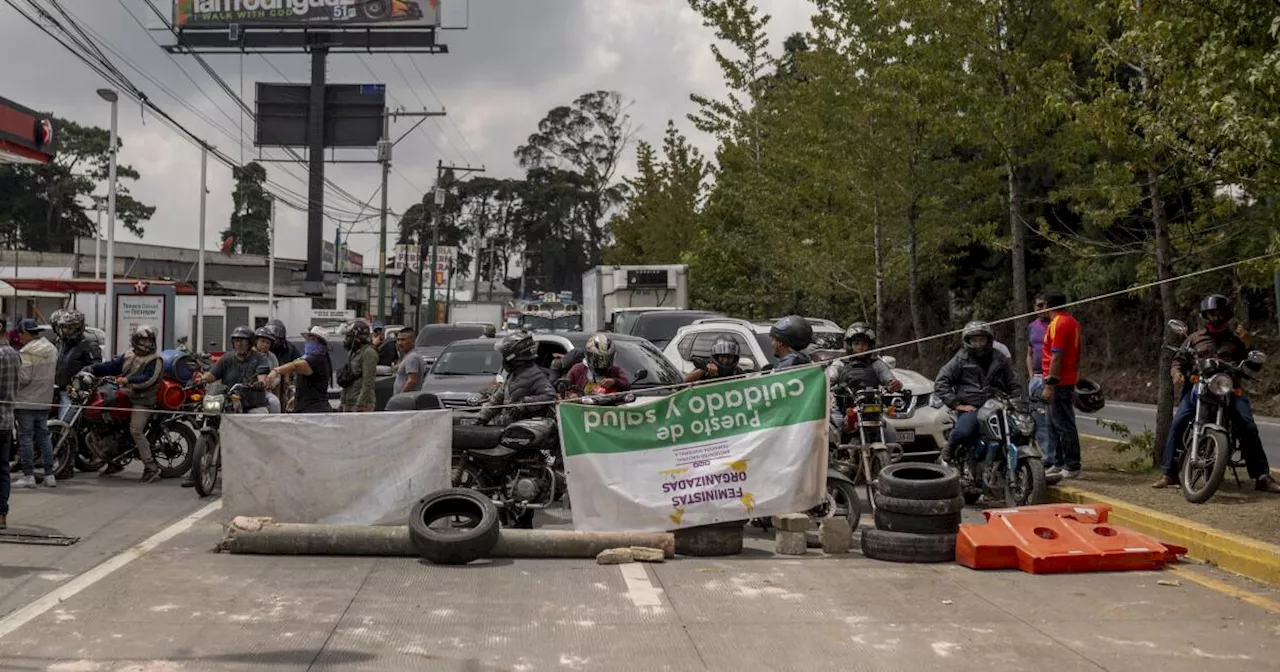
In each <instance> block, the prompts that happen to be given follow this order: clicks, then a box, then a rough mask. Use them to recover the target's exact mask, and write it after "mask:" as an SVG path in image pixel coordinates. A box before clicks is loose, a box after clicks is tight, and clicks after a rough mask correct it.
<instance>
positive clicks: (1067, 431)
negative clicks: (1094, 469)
mask: <svg viewBox="0 0 1280 672" xmlns="http://www.w3.org/2000/svg"><path fill="white" fill-rule="evenodd" d="M1075 401H1076V386H1075V385H1055V386H1054V388H1053V401H1052V402H1051V403H1050V404H1049V422H1048V425H1049V436H1050V440H1051V441H1052V442H1053V451H1054V458H1053V463H1054V464H1055V465H1057V466H1059V467H1062V468H1063V469H1066V470H1069V471H1079V470H1080V433H1079V431H1077V430H1076V407H1075Z"/></svg>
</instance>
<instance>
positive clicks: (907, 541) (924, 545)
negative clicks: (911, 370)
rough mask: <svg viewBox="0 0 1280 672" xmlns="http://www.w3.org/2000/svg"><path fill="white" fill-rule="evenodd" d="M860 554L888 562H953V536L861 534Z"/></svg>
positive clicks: (892, 533)
mask: <svg viewBox="0 0 1280 672" xmlns="http://www.w3.org/2000/svg"><path fill="white" fill-rule="evenodd" d="M862 554H863V555H865V556H867V557H868V558H872V559H875V560H886V561H889V562H955V559H956V535H954V534H908V533H906V532H889V531H886V530H863V531H862Z"/></svg>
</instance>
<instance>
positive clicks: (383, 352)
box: [373, 322, 414, 366]
mask: <svg viewBox="0 0 1280 672" xmlns="http://www.w3.org/2000/svg"><path fill="white" fill-rule="evenodd" d="M409 333H410V335H413V333H414V332H413V331H412V330H410V331H409ZM373 338H374V347H376V348H377V349H378V366H395V363H396V362H398V361H400V357H401V350H400V345H399V343H398V334H397V338H387V332H386V327H384V326H383V324H382V323H381V322H374V323H373ZM411 351H412V350H411Z"/></svg>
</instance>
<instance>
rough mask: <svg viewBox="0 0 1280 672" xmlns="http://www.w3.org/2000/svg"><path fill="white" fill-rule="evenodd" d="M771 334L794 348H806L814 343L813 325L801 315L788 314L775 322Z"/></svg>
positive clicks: (770, 329) (770, 330)
mask: <svg viewBox="0 0 1280 672" xmlns="http://www.w3.org/2000/svg"><path fill="white" fill-rule="evenodd" d="M769 335H770V336H772V337H773V338H774V339H775V340H777V341H778V342H780V343H782V344H783V345H786V346H787V347H788V348H791V349H792V350H804V349H805V348H807V347H809V346H810V345H811V344H812V343H813V327H811V326H809V323H808V322H806V321H805V319H804V318H803V317H800V316H799V315H788V316H786V317H784V318H782V319H781V320H778V321H777V322H774V323H773V326H772V327H770V328H769Z"/></svg>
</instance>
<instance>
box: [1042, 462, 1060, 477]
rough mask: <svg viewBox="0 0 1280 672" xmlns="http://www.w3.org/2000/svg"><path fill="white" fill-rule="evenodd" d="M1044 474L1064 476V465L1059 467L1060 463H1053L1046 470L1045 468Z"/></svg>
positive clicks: (1047, 475) (1046, 475)
mask: <svg viewBox="0 0 1280 672" xmlns="http://www.w3.org/2000/svg"><path fill="white" fill-rule="evenodd" d="M1044 475H1045V477H1046V478H1053V477H1055V476H1062V467H1059V466H1058V465H1056V464H1055V465H1053V466H1052V467H1049V468H1048V469H1045V470H1044Z"/></svg>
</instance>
